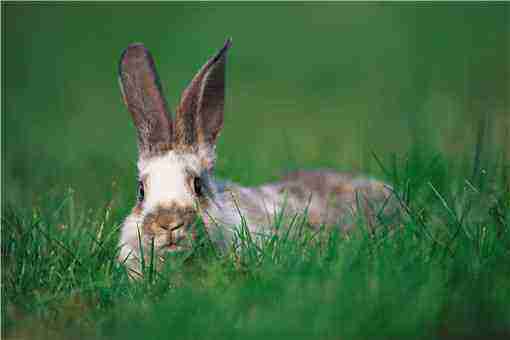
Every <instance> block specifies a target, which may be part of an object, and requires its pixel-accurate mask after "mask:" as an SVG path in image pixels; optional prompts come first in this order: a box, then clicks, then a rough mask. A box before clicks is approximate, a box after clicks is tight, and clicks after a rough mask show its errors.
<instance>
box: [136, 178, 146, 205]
mask: <svg viewBox="0 0 510 340" xmlns="http://www.w3.org/2000/svg"><path fill="white" fill-rule="evenodd" d="M144 197H145V189H144V187H143V181H138V194H137V198H138V202H141V201H143V198H144Z"/></svg>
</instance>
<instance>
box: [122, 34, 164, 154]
mask: <svg viewBox="0 0 510 340" xmlns="http://www.w3.org/2000/svg"><path fill="white" fill-rule="evenodd" d="M119 82H120V88H121V91H122V97H123V99H124V103H125V104H126V105H127V107H128V109H129V111H130V112H131V116H132V118H133V122H134V124H135V126H136V129H137V135H138V148H139V152H140V155H141V156H150V155H152V154H153V153H157V152H159V151H163V150H165V149H170V147H171V143H172V121H171V118H170V116H169V114H168V110H167V105H166V102H165V98H164V97H163V90H162V88H161V84H160V82H159V79H158V75H157V73H156V68H155V66H154V60H153V59H152V56H151V54H150V53H149V51H148V50H147V49H146V48H145V47H144V46H143V45H142V44H132V45H129V46H128V47H127V48H126V50H124V52H123V53H122V57H121V59H120V63H119Z"/></svg>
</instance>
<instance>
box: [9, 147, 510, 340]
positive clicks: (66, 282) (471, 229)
mask: <svg viewBox="0 0 510 340" xmlns="http://www.w3.org/2000/svg"><path fill="white" fill-rule="evenodd" d="M381 164H382V165H383V166H384V164H385V163H384V162H381ZM389 164H390V165H389V166H387V167H385V171H386V172H387V175H388V176H390V177H391V178H390V179H391V180H392V182H393V183H394V184H395V195H397V196H398V199H399V200H400V202H401V205H402V207H403V210H404V214H403V219H402V226H401V227H400V228H397V229H395V228H384V227H380V228H379V229H377V230H376V232H375V233H370V232H368V230H367V228H365V227H364V225H363V223H362V221H361V222H360V225H359V226H358V227H357V228H356V229H355V231H353V232H352V233H348V234H342V233H338V232H331V231H328V230H326V229H324V230H322V231H320V232H316V233H312V232H311V231H310V229H309V228H308V227H307V224H306V219H304V218H303V216H296V218H293V219H291V220H283V219H276V220H275V227H276V228H279V229H281V231H282V232H281V233H278V234H275V235H273V236H271V237H268V238H266V239H263V240H261V241H259V242H255V241H254V240H253V239H252V238H251V236H250V235H249V233H246V232H240V233H239V234H238V235H237V237H238V242H237V247H238V248H236V249H234V248H233V249H231V250H230V251H228V252H226V253H219V252H218V251H217V250H216V249H215V248H214V247H213V246H212V245H211V244H210V243H209V242H208V240H207V238H206V237H202V238H199V240H198V241H196V244H195V246H194V248H193V251H192V252H191V253H186V254H181V255H174V256H171V257H170V258H168V259H167V261H166V262H165V263H166V265H165V267H164V268H163V270H161V271H155V270H154V268H152V266H151V263H146V264H145V265H146V267H147V268H146V269H147V270H145V276H144V278H143V279H142V280H139V281H130V280H129V279H128V276H127V274H126V271H125V269H124V268H123V266H121V265H119V263H118V262H117V260H116V252H117V249H116V247H117V237H118V236H117V235H118V227H119V223H120V222H121V216H120V215H118V214H115V213H114V210H115V209H114V207H111V206H106V207H104V208H103V209H99V210H95V211H83V210H80V209H78V208H76V207H75V206H74V201H73V192H72V191H69V192H67V193H66V194H65V195H63V197H60V198H59V199H58V198H55V197H52V198H51V199H50V198H49V199H47V200H46V201H45V202H47V204H45V205H44V206H40V207H34V208H33V209H32V210H31V211H25V212H23V211H19V210H17V209H16V208H14V207H8V208H6V210H5V213H4V217H3V221H2V222H3V225H4V229H3V235H2V236H3V237H2V256H3V259H4V261H3V271H2V280H3V285H2V295H3V299H2V313H3V321H4V322H3V324H2V325H3V326H2V327H3V329H2V330H3V333H4V334H6V335H8V336H9V335H10V336H13V337H15V336H25V337H31V338H50V337H54V336H58V337H60V338H66V337H69V336H73V337H74V336H76V335H81V336H82V337H84V338H89V337H90V338H96V337H99V338H101V337H106V338H127V339H140V338H168V337H171V338H173V337H176V338H190V339H191V338H203V337H206V336H207V337H212V338H237V337H240V336H242V337H246V338H261V337H264V338H265V337H274V338H281V337H285V336H292V337H295V338H310V337H312V336H317V337H320V338H338V337H340V338H348V339H361V338H388V339H390V338H396V337H397V338H409V337H411V338H423V339H429V338H450V337H454V338H455V337H459V338H460V337H464V336H474V337H480V338H481V337H485V336H495V337H498V336H499V337H501V338H504V337H505V336H508V335H509V330H510V309H509V308H508V306H509V305H510V289H509V288H510V267H509V266H508V259H509V258H510V257H509V256H510V186H509V182H508V178H507V177H505V176H504V172H503V171H502V170H503V169H499V170H498V169H496V168H495V169H494V171H493V172H492V173H493V174H494V175H492V176H490V177H491V178H488V177H489V176H487V177H486V178H485V180H484V185H483V186H481V185H479V186H475V185H474V184H473V183H471V182H470V181H469V180H468V179H466V177H465V176H464V175H463V174H461V173H458V172H457V173H453V170H452V166H451V165H449V164H448V162H447V161H445V160H442V159H441V157H440V155H436V156H430V153H429V152H427V153H426V154H425V153H421V154H420V153H418V152H416V153H414V154H410V155H409V157H405V158H404V159H395V160H394V162H389ZM480 187H484V188H485V189H484V190H481V189H480ZM121 204H124V202H122V203H121ZM241 230H244V229H243V228H241ZM289 230H290V231H292V232H289Z"/></svg>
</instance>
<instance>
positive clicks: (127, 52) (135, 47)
mask: <svg viewBox="0 0 510 340" xmlns="http://www.w3.org/2000/svg"><path fill="white" fill-rule="evenodd" d="M147 53H148V51H147V49H146V48H145V46H144V45H143V44H142V43H132V44H129V46H128V47H126V49H124V51H122V55H121V57H120V60H121V62H124V61H125V60H129V59H131V58H139V57H141V56H142V57H143V56H145V55H147Z"/></svg>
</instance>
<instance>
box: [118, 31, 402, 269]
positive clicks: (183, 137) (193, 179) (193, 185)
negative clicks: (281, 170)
mask: <svg viewBox="0 0 510 340" xmlns="http://www.w3.org/2000/svg"><path fill="white" fill-rule="evenodd" d="M229 47H230V41H227V43H226V44H225V46H224V47H223V49H221V50H220V51H219V53H218V54H217V55H216V56H214V57H213V58H211V59H210V60H209V61H208V62H207V63H206V64H205V65H204V66H203V67H202V69H201V70H200V71H199V72H198V73H197V75H196V76H195V77H194V78H193V80H192V81H191V83H190V85H189V86H188V88H187V89H186V90H185V91H184V92H183V95H182V98H181V102H180V104H179V106H178V108H177V113H176V117H175V120H172V118H171V116H170V115H169V113H168V111H167V108H166V102H165V100H164V97H163V95H162V93H161V92H162V89H161V86H160V84H159V81H158V78H157V74H156V71H155V68H154V63H153V60H152V57H151V56H150V54H149V52H148V51H147V50H146V49H145V48H144V47H143V45H140V44H134V45H130V46H129V47H128V48H127V49H126V51H125V52H124V54H123V55H122V58H121V62H120V65H119V74H120V83H121V89H122V94H123V99H124V101H125V103H126V104H127V106H128V108H129V111H130V112H131V115H132V118H133V121H134V123H135V125H136V128H137V131H138V147H139V161H138V173H139V185H138V187H139V188H138V190H139V195H138V202H137V204H136V206H135V207H134V208H133V210H132V212H131V214H130V215H129V216H128V217H127V218H126V219H125V221H124V224H123V226H122V234H121V238H120V248H121V251H120V254H119V260H120V261H122V262H125V263H126V265H127V266H128V268H129V269H130V270H131V272H132V273H140V270H139V268H140V263H141V256H142V254H145V255H144V257H146V256H147V255H149V254H150V252H151V251H152V249H154V251H155V252H156V255H162V254H164V253H165V252H172V251H178V250H181V249H184V248H187V247H188V246H189V244H190V243H189V240H190V237H192V235H193V230H194V228H193V226H194V224H195V221H196V220H197V217H199V216H201V217H202V219H203V221H204V224H205V227H206V230H207V232H208V234H209V237H210V238H211V239H212V240H213V241H214V242H215V243H216V244H217V245H218V246H219V247H220V248H226V247H228V245H229V244H231V243H232V241H233V240H234V239H235V235H236V233H238V232H239V230H238V229H239V228H241V227H242V226H246V227H247V228H248V230H249V231H250V233H251V234H252V235H270V234H271V233H272V232H274V230H273V228H274V222H275V216H276V215H275V214H278V216H281V214H282V213H283V216H291V217H292V216H294V215H296V214H303V213H305V212H306V213H307V217H308V222H309V223H310V225H311V226H312V227H319V226H321V225H338V226H340V227H341V228H343V229H349V228H351V227H352V226H353V224H354V223H355V220H354V218H355V217H356V216H360V215H361V216H364V217H365V218H366V221H367V222H368V224H369V225H370V224H371V223H373V222H374V219H376V218H377V216H378V215H379V214H381V213H384V214H386V213H388V212H389V211H391V210H394V206H395V204H394V202H390V204H388V201H389V200H390V198H391V188H390V187H389V186H387V185H386V184H384V183H382V182H379V181H376V180H373V179H369V178H366V177H362V176H353V175H350V174H342V173H337V172H334V171H330V170H320V171H297V172H294V173H291V174H288V175H287V176H285V177H284V178H282V180H281V181H278V182H273V183H269V184H265V185H262V186H259V187H242V186H240V185H237V184H235V183H230V182H227V181H219V180H216V179H215V178H214V175H213V170H214V164H215V152H214V150H215V143H216V138H217V136H218V134H219V132H220V130H221V128H222V126H223V104H224V75H225V61H226V52H227V50H228V48H229ZM360 209H361V210H362V212H361V211H360ZM158 257H159V256H158Z"/></svg>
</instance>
